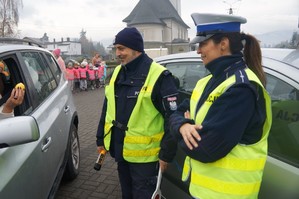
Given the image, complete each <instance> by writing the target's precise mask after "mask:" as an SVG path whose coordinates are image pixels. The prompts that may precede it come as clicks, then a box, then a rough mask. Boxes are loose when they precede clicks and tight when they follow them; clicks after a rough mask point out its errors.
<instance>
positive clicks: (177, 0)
mask: <svg viewBox="0 0 299 199" xmlns="http://www.w3.org/2000/svg"><path fill="white" fill-rule="evenodd" d="M170 2H171V4H172V5H173V7H174V8H175V9H176V10H177V11H178V13H179V15H180V16H181V0H170Z"/></svg>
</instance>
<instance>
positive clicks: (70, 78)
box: [66, 62, 75, 92]
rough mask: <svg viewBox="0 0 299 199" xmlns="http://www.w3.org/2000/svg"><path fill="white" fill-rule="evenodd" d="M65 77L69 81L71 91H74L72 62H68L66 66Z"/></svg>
mask: <svg viewBox="0 0 299 199" xmlns="http://www.w3.org/2000/svg"><path fill="white" fill-rule="evenodd" d="M66 78H67V80H68V81H69V83H70V85H71V91H72V92H73V91H74V79H75V74H74V68H73V63H72V62H69V63H68V64H67V68H66Z"/></svg>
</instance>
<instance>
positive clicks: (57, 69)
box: [46, 54, 61, 82]
mask: <svg viewBox="0 0 299 199" xmlns="http://www.w3.org/2000/svg"><path fill="white" fill-rule="evenodd" d="M46 57H47V60H48V62H49V66H50V68H51V70H52V72H53V74H55V78H56V81H57V82H59V80H60V77H61V70H60V67H59V66H57V64H56V62H55V61H54V57H53V56H51V55H49V54H46Z"/></svg>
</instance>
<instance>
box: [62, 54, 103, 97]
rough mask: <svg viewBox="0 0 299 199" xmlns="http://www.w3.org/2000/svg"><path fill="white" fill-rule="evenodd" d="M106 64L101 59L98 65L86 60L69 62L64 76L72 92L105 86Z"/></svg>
mask: <svg viewBox="0 0 299 199" xmlns="http://www.w3.org/2000/svg"><path fill="white" fill-rule="evenodd" d="M106 68H107V65H106V63H105V62H104V61H101V63H100V65H99V66H97V67H96V66H93V65H92V63H88V62H87V60H85V59H84V60H83V61H82V63H81V64H79V63H78V62H75V63H73V62H69V63H68V64H67V68H66V77H67V79H68V81H69V82H70V84H71V90H72V91H73V92H78V91H88V90H94V89H95V88H101V87H104V86H105V79H106Z"/></svg>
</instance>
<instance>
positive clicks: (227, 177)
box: [182, 69, 272, 199]
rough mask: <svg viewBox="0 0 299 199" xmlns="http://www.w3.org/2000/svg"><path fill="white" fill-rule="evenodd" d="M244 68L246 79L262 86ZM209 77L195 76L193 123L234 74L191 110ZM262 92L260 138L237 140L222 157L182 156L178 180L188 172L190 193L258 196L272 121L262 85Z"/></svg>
mask: <svg viewBox="0 0 299 199" xmlns="http://www.w3.org/2000/svg"><path fill="white" fill-rule="evenodd" d="M245 72H246V74H247V76H248V79H249V81H254V82H256V83H257V84H258V85H260V87H261V88H263V86H262V84H261V82H260V81H259V79H258V78H257V77H256V75H255V74H254V73H253V72H252V71H251V70H250V69H245ZM210 78H211V75H209V76H207V77H205V78H203V79H201V80H199V81H198V82H197V85H196V87H195V89H194V90H193V92H192V96H191V99H190V115H191V118H192V119H194V118H195V123H196V124H202V122H203V120H204V118H205V116H206V114H207V112H208V110H209V108H210V107H211V106H212V104H213V102H214V101H215V100H217V98H218V97H219V96H221V94H222V93H224V92H225V91H226V90H227V89H228V88H229V87H230V86H232V85H233V84H234V83H235V82H236V78H235V76H234V75H233V76H231V77H229V78H228V79H226V80H225V81H224V82H222V83H221V84H220V85H219V86H218V87H217V88H215V89H214V90H213V91H212V92H211V93H210V95H209V97H208V98H207V100H206V101H205V102H204V104H203V105H202V106H201V107H200V109H199V110H198V112H197V113H195V110H196V105H197V102H198V101H199V99H200V97H201V95H202V92H203V90H204V88H205V86H206V84H207V83H208V81H209V79H210ZM263 94H264V96H263V97H264V99H265V103H266V120H265V123H264V126H263V135H262V138H261V140H260V141H258V142H257V143H255V144H251V145H242V144H238V145H237V146H235V147H234V148H233V149H232V150H231V152H230V153H229V154H227V155H226V156H225V157H223V158H221V159H219V160H217V161H215V162H212V163H202V162H200V161H197V160H195V159H192V158H190V157H188V156H187V157H186V159H185V163H184V168H183V175H182V180H184V181H185V180H187V179H188V177H189V175H190V174H191V182H190V186H189V191H190V194H191V195H192V196H193V197H195V198H200V199H219V198H221V199H255V198H257V197H258V192H259V189H260V185H261V181H262V175H263V169H264V166H265V162H266V158H267V146H268V145H267V137H268V134H269V131H270V127H271V122H272V117H271V99H270V97H269V95H268V93H267V91H266V90H265V89H264V88H263ZM236 122H237V121H236ZM199 144H200V143H199Z"/></svg>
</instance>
